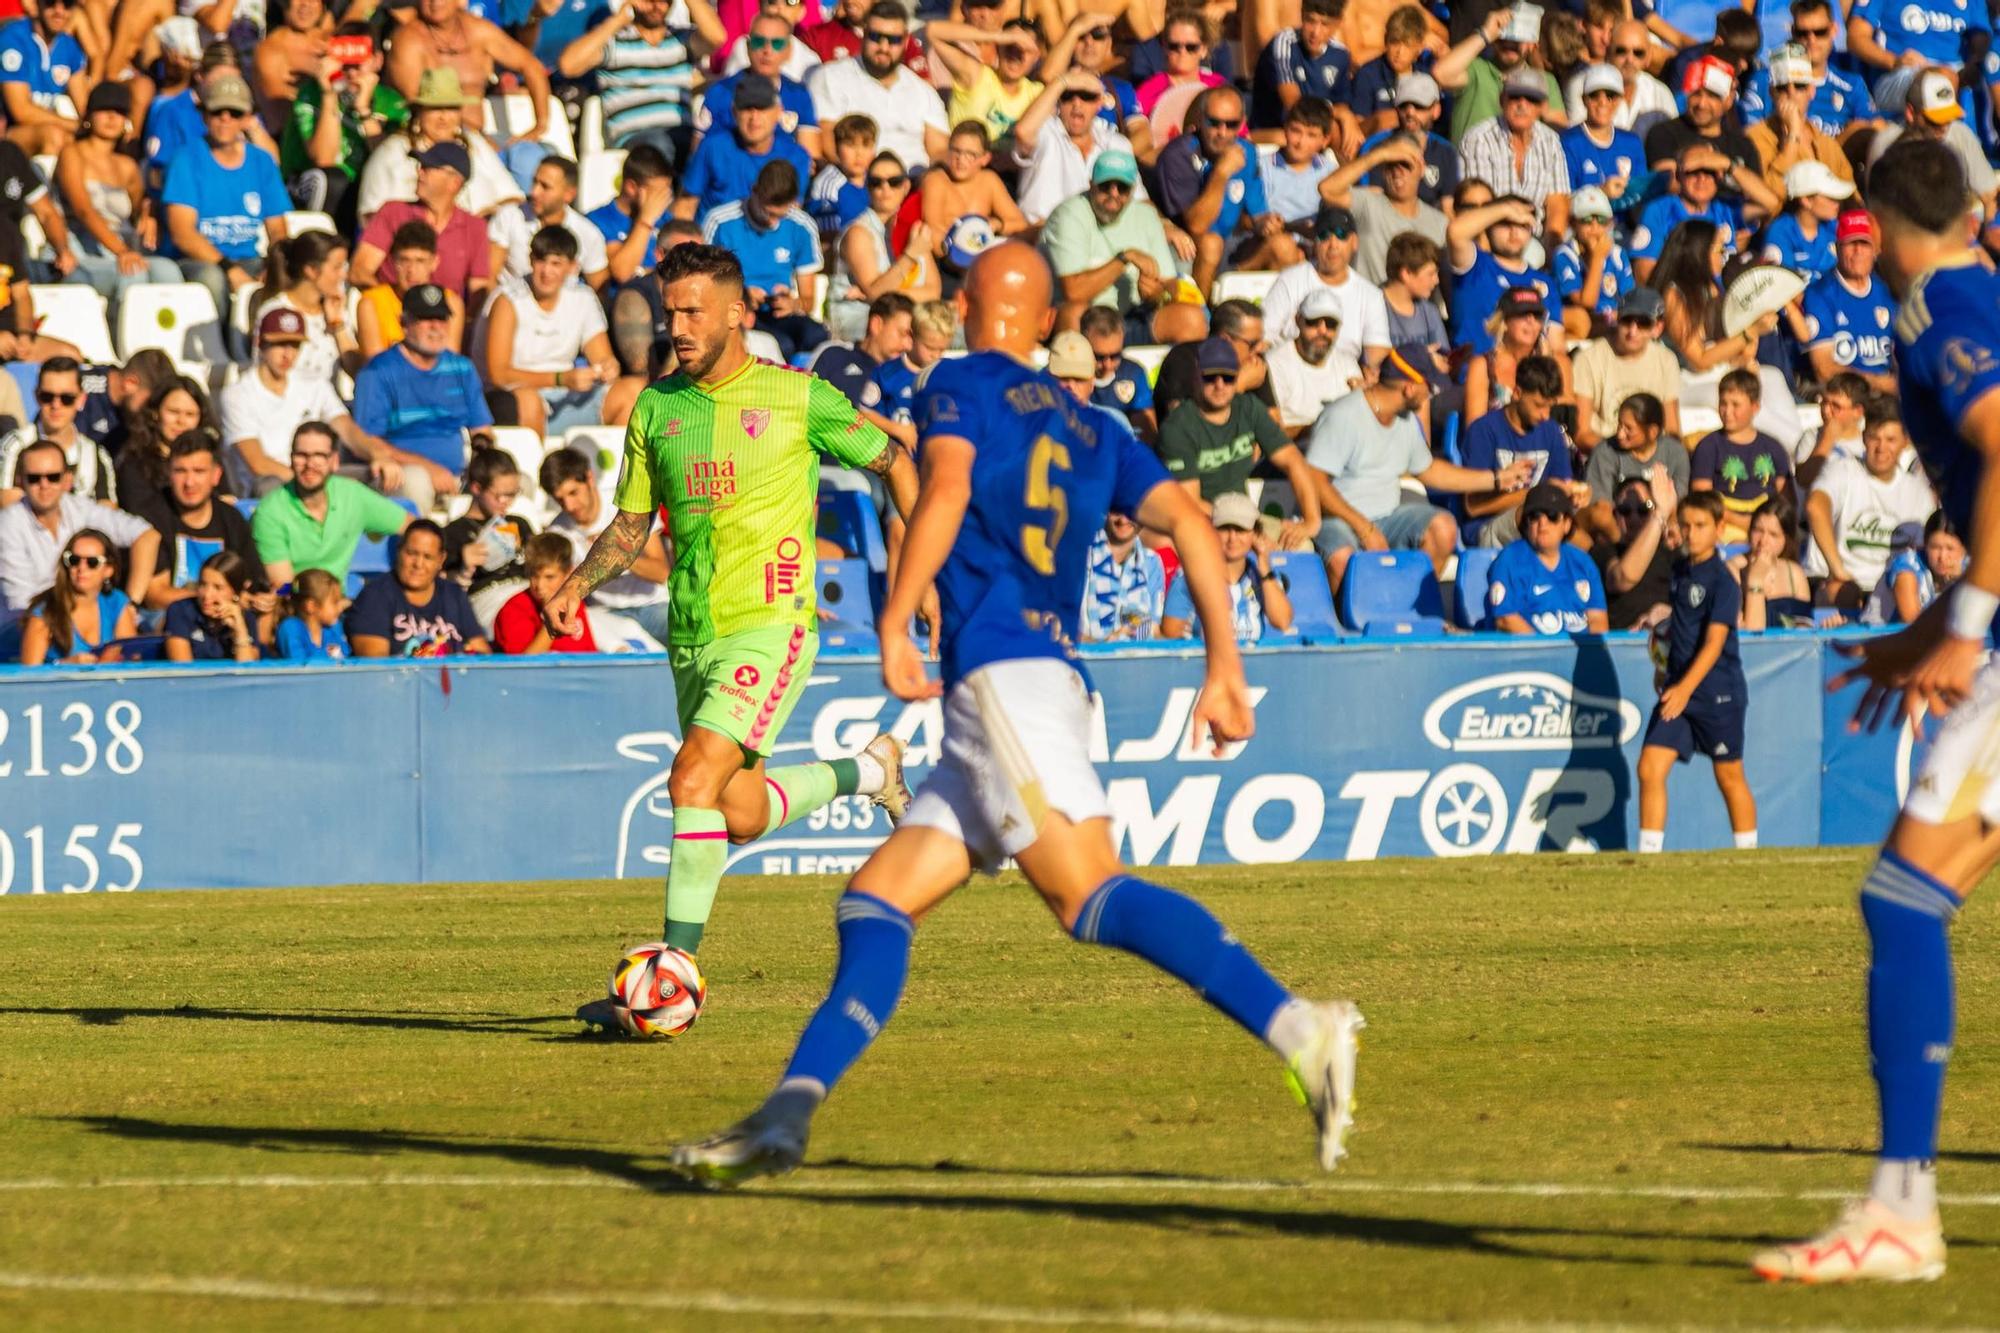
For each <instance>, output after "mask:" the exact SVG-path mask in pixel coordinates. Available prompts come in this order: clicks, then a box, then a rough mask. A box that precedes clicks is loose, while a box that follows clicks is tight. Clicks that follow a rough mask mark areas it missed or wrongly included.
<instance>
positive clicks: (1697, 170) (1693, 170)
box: [1681, 167, 1722, 180]
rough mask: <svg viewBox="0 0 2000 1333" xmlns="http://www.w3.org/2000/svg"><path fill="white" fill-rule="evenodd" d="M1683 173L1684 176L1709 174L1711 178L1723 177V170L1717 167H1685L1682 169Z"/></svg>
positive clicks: (1718, 178) (1719, 178)
mask: <svg viewBox="0 0 2000 1333" xmlns="http://www.w3.org/2000/svg"><path fill="white" fill-rule="evenodd" d="M1681 175H1683V176H1707V177H1708V178H1709V179H1711V180H1721V179H1722V173H1721V172H1719V171H1717V170H1716V169H1715V168H1714V167H1683V168H1682V169H1681Z"/></svg>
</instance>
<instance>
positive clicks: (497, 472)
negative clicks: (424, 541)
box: [444, 446, 535, 625]
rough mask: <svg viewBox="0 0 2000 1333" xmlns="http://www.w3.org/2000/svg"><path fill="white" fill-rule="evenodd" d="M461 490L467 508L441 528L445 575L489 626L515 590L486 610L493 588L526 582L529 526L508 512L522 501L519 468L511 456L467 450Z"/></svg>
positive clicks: (489, 449)
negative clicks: (524, 557)
mask: <svg viewBox="0 0 2000 1333" xmlns="http://www.w3.org/2000/svg"><path fill="white" fill-rule="evenodd" d="M465 491H466V494H467V495H469V496H471V497H472V505H471V507H470V508H468V509H467V510H466V511H465V512H464V513H463V514H460V515H459V516H458V517H457V518H455V519H453V520H452V521H451V522H450V523H447V524H446V525H445V529H444V572H445V576H446V577H448V578H450V579H452V580H454V581H455V582H456V583H457V584H458V585H459V586H460V587H461V588H464V589H465V590H466V591H467V592H468V593H470V594H471V596H472V610H473V613H474V614H475V615H478V616H479V623H480V624H482V625H490V624H492V623H493V616H494V615H495V614H496V613H497V612H498V611H499V609H500V606H501V605H502V604H504V603H505V601H506V600H507V598H508V597H511V596H513V594H514V593H515V592H516V591H517V589H516V588H514V587H512V586H509V587H506V588H505V589H503V590H501V591H503V592H504V595H503V596H500V597H499V600H497V601H494V602H493V604H492V605H491V606H486V605H484V603H485V602H486V601H487V600H488V599H489V598H490V597H491V596H492V593H490V592H489V590H491V589H494V587H495V585H497V584H508V585H512V584H518V583H520V582H521V581H522V580H524V579H526V578H527V577H528V571H527V568H526V567H525V566H523V565H522V563H521V555H522V552H524V551H525V550H526V549H527V546H528V539H529V538H530V537H532V536H534V535H535V529H534V527H533V526H532V525H531V524H530V523H529V522H528V521H527V520H526V519H524V518H517V517H515V516H514V515H513V514H511V513H509V512H508V511H509V510H511V509H513V507H514V502H515V501H517V500H519V499H520V498H521V469H520V465H519V464H517V463H516V462H515V461H514V456H513V455H512V454H510V453H508V452H507V451H506V450H504V449H497V448H493V447H490V446H489V447H486V448H479V449H474V450H473V451H472V458H471V460H470V461H469V462H467V463H466V465H465Z"/></svg>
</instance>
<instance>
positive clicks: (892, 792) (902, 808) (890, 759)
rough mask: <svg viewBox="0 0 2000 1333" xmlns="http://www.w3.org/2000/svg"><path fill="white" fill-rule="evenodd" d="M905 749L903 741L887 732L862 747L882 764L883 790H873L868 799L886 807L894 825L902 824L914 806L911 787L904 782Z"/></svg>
mask: <svg viewBox="0 0 2000 1333" xmlns="http://www.w3.org/2000/svg"><path fill="white" fill-rule="evenodd" d="M903 749H904V746H903V742H902V741H900V740H898V739H896V738H895V737H894V736H891V735H890V734H889V733H888V732H886V731H885V732H883V733H882V734H881V735H879V736H877V737H876V738H875V739H874V740H872V741H870V742H868V744H866V745H864V746H862V747H861V753H863V754H865V755H867V756H868V757H869V758H870V759H873V760H874V761H875V762H876V763H878V764H880V765H882V773H883V779H882V790H880V791H878V792H873V793H870V795H869V797H868V799H869V800H871V801H873V802H874V803H875V804H876V805H879V806H881V807H882V812H883V813H884V814H886V815H888V816H889V822H890V823H891V824H900V823H902V822H903V816H904V815H905V814H907V813H909V809H910V786H909V784H908V783H906V782H904V781H903Z"/></svg>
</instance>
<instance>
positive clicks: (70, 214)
mask: <svg viewBox="0 0 2000 1333" xmlns="http://www.w3.org/2000/svg"><path fill="white" fill-rule="evenodd" d="M131 111H132V94H131V92H130V91H129V90H128V89H127V88H126V87H125V86H124V85H123V84H118V83H100V84H98V85H97V86H96V87H95V88H92V89H91V90H90V100H89V102H88V103H87V104H86V108H85V112H84V117H83V125H82V127H81V128H80V129H79V130H78V131H77V137H76V138H75V139H74V140H72V141H71V143H70V145H69V147H67V148H65V149H63V151H62V154H61V156H59V157H57V158H56V191H57V193H58V194H59V195H60V196H61V198H62V206H63V216H64V218H65V219H66V220H67V221H68V223H69V233H70V242H71V244H70V252H71V253H72V254H74V255H75V256H76V269H75V271H73V272H72V273H71V274H70V275H69V278H68V279H67V281H70V282H83V283H89V284H90V285H91V286H92V287H94V288H96V289H97V293H98V295H100V296H102V297H104V299H105V300H106V301H107V302H108V303H109V310H108V312H107V316H106V317H107V319H108V320H109V321H110V322H111V323H112V324H113V325H114V326H115V325H116V324H117V322H118V307H119V304H120V303H121V302H123V301H124V299H125V292H126V290H127V289H128V288H130V287H132V286H134V285H135V284H137V283H143V282H179V281H180V280H181V271H180V269H179V268H178V267H177V266H176V265H175V264H174V261H173V260H171V259H165V258H162V257H161V256H160V255H158V254H155V253H154V251H155V250H157V249H158V247H159V242H160V225H159V219H157V218H155V217H154V216H153V213H152V209H151V207H150V205H149V204H148V202H147V199H146V188H145V181H144V179H143V178H142V177H141V175H140V172H139V164H138V163H137V162H135V161H133V160H132V158H131V157H130V156H129V155H127V154H125V153H123V152H121V151H119V145H120V144H123V143H124V142H125V141H126V140H127V139H129V138H130V137H131V136H132V119H131Z"/></svg>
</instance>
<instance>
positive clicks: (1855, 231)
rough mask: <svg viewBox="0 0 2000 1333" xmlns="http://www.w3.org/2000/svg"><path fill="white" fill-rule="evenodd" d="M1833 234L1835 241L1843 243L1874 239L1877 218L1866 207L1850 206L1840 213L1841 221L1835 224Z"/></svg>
mask: <svg viewBox="0 0 2000 1333" xmlns="http://www.w3.org/2000/svg"><path fill="white" fill-rule="evenodd" d="M1833 236H1834V240H1835V242H1836V243H1838V244H1841V245H1845V244H1846V243H1847V242H1849V241H1873V240H1874V239H1875V219H1874V218H1873V217H1872V216H1870V214H1869V212H1868V210H1867V209H1865V208H1850V209H1848V210H1847V211H1846V212H1845V213H1842V214H1841V215H1840V221H1839V222H1838V223H1836V224H1835V226H1834V229H1833Z"/></svg>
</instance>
